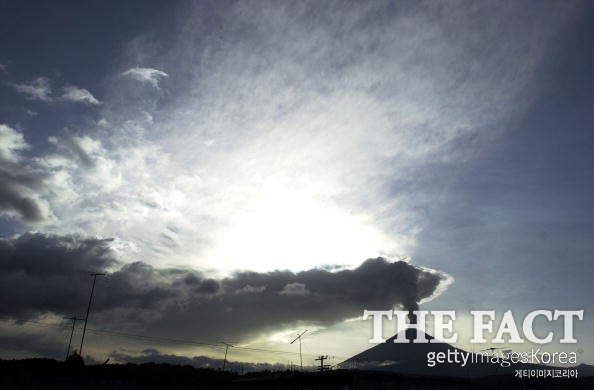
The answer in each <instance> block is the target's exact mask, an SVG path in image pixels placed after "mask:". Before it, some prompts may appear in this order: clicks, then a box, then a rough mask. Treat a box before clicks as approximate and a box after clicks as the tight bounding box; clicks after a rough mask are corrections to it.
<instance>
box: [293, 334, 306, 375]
mask: <svg viewBox="0 0 594 390" xmlns="http://www.w3.org/2000/svg"><path fill="white" fill-rule="evenodd" d="M305 332H307V329H305V330H304V331H303V332H301V333H300V334H298V335H297V337H295V339H294V340H293V341H291V342H290V343H289V344H293V343H294V342H295V341H297V339H299V360H300V361H301V370H302V371H303V356H302V355H301V337H302V336H303V335H304V334H305Z"/></svg>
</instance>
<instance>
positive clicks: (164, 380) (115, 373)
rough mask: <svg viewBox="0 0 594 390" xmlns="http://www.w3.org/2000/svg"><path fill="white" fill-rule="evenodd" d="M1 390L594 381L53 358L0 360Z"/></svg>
mask: <svg viewBox="0 0 594 390" xmlns="http://www.w3.org/2000/svg"><path fill="white" fill-rule="evenodd" d="M0 388H2V389H23V390H24V389H40V390H42V389H106V390H111V389H122V390H128V389H143V390H148V389H171V390H182V389H193V390H197V389H291V390H293V389H294V390H297V389H299V390H304V389H310V390H317V389H332V390H334V389H345V390H346V389H353V390H354V389H594V377H583V378H577V379H559V378H557V379H548V380H543V379H526V380H524V383H522V382H521V381H520V380H519V379H518V378H514V377H513V376H504V375H499V376H496V377H494V376H492V377H482V378H473V379H464V378H453V377H436V376H416V375H403V374H395V373H386V372H374V371H362V370H336V371H328V372H324V373H302V374H300V373H291V372H258V373H250V374H245V375H239V374H236V373H231V372H222V371H220V370H215V369H201V368H194V367H191V366H174V365H169V364H156V363H147V364H142V365H136V364H107V365H89V366H79V367H75V366H67V365H65V364H64V363H63V362H59V361H56V360H52V359H25V360H0Z"/></svg>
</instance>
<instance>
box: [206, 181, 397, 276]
mask: <svg viewBox="0 0 594 390" xmlns="http://www.w3.org/2000/svg"><path fill="white" fill-rule="evenodd" d="M382 249H385V250H394V249H395V245H394V244H393V243H389V240H388V239H387V238H386V237H384V236H383V235H382V234H381V232H379V231H378V230H377V229H375V228H374V227H373V226H372V225H371V224H369V223H368V222H366V221H365V220H364V218H362V217H360V216H356V215H352V214H349V213H346V212H344V211H340V210H337V209H336V208H334V207H332V206H329V205H327V204H324V203H323V202H322V201H320V200H317V199H315V197H314V196H312V194H308V193H307V192H305V191H304V192H300V193H283V192H282V191H279V192H278V193H272V194H269V195H268V196H267V197H266V198H263V199H260V200H259V201H258V202H256V203H255V205H254V206H253V207H249V208H248V209H246V210H244V211H243V212H242V213H240V216H239V217H238V218H237V222H236V223H235V224H233V225H232V226H230V227H229V228H228V229H224V230H223V231H221V232H220V233H219V236H218V238H217V240H216V242H215V248H214V249H213V251H212V252H211V255H210V256H207V257H208V258H212V257H215V258H217V259H219V261H218V262H217V264H218V265H219V266H223V267H224V268H227V269H229V270H232V269H251V270H255V271H269V270H273V269H290V270H292V271H298V270H303V269H309V268H313V267H316V266H319V265H321V264H344V265H357V264H359V263H360V262H361V260H362V259H366V258H369V257H374V256H379V255H380V254H381V253H382V252H383V253H385V251H382Z"/></svg>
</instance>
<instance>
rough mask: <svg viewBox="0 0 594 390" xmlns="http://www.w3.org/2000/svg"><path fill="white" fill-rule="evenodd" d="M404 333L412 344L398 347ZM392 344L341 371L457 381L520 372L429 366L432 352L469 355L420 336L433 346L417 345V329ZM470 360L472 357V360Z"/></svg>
mask: <svg viewBox="0 0 594 390" xmlns="http://www.w3.org/2000/svg"><path fill="white" fill-rule="evenodd" d="M402 332H406V335H405V336H406V338H407V339H408V340H409V342H408V343H394V339H395V338H396V337H397V336H398V335H399V334H400V333H402ZM402 332H400V333H398V334H396V335H394V336H392V337H391V338H389V339H388V340H386V342H385V343H382V344H378V345H376V346H374V347H372V348H369V349H367V350H365V351H363V352H361V353H359V354H357V355H355V356H352V357H350V358H349V359H347V360H345V361H344V362H342V363H340V367H341V368H351V369H356V368H358V369H371V370H381V371H391V372H399V373H407V374H418V375H438V376H456V377H479V376H486V375H495V374H502V373H509V372H512V371H513V369H515V368H518V367H515V366H514V365H511V366H510V367H501V366H500V365H499V364H495V363H487V362H478V363H477V362H475V363H471V362H470V361H469V362H467V364H466V365H465V366H462V363H461V362H460V363H447V362H444V363H436V364H435V366H433V367H430V366H429V365H428V357H427V355H428V354H429V353H430V352H435V353H436V354H438V353H440V352H442V353H444V354H445V356H446V357H447V356H448V354H450V355H452V356H453V355H454V354H456V353H457V354H458V356H459V359H460V361H461V355H460V354H462V353H464V354H468V352H467V351H464V350H462V349H459V348H456V347H454V346H452V345H450V344H447V343H443V342H438V341H437V340H436V339H435V338H434V337H433V336H431V335H428V334H426V333H424V332H422V331H421V332H420V335H421V336H422V337H425V338H426V339H427V340H429V343H413V342H412V341H413V340H414V339H415V338H416V336H417V332H416V330H415V329H407V330H404V331H402ZM468 359H469V360H470V357H469V358H468Z"/></svg>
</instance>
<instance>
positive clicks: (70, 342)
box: [64, 317, 84, 359]
mask: <svg viewBox="0 0 594 390" xmlns="http://www.w3.org/2000/svg"><path fill="white" fill-rule="evenodd" d="M64 319H65V320H72V330H71V331H70V340H69V341H68V349H67V350H66V359H68V356H70V345H71V344H72V335H74V326H75V325H76V321H82V320H83V319H84V318H77V317H64Z"/></svg>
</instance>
